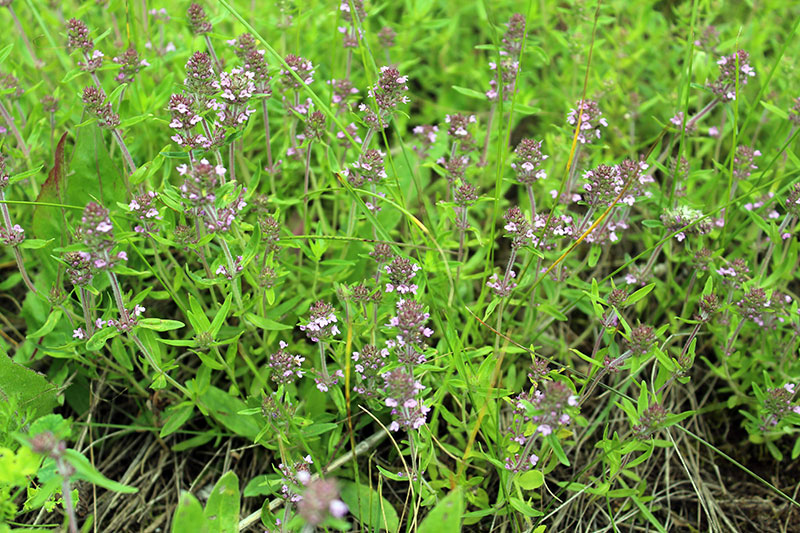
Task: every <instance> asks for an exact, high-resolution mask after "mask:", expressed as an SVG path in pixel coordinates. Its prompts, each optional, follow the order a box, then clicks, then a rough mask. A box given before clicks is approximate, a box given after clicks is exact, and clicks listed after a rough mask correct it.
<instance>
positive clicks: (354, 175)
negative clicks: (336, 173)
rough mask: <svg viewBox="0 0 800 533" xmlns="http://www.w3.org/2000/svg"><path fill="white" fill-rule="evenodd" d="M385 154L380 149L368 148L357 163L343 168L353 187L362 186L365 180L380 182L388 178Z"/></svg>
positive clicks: (344, 174)
mask: <svg viewBox="0 0 800 533" xmlns="http://www.w3.org/2000/svg"><path fill="white" fill-rule="evenodd" d="M385 155H386V154H384V153H383V152H381V151H380V150H374V149H369V150H366V151H364V152H363V153H362V154H361V155H360V156H359V158H358V160H357V161H356V162H355V163H353V164H352V165H350V168H346V169H344V170H342V172H341V174H342V175H343V176H344V177H346V178H347V181H349V182H350V184H351V185H352V186H353V187H361V186H362V185H363V184H364V183H365V182H368V183H378V182H379V181H380V180H382V179H384V178H386V170H384V167H383V158H384V156H385Z"/></svg>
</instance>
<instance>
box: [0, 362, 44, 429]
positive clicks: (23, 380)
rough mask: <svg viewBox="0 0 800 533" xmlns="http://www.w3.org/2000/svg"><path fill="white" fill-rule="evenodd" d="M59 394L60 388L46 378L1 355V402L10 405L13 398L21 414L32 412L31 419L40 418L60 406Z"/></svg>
mask: <svg viewBox="0 0 800 533" xmlns="http://www.w3.org/2000/svg"><path fill="white" fill-rule="evenodd" d="M57 392H58V388H57V387H56V386H55V385H53V384H52V383H50V382H49V381H47V379H46V378H45V376H43V375H42V374H39V373H38V372H35V371H33V370H31V369H30V368H26V367H24V366H22V365H19V364H17V363H15V362H14V361H12V360H11V358H10V357H8V356H7V355H5V354H2V353H0V401H2V402H3V403H8V402H10V401H11V400H10V398H13V399H14V403H15V404H16V405H17V406H18V408H19V409H20V412H25V411H27V410H30V411H31V412H32V417H31V418H38V417H40V416H44V415H46V414H48V413H50V412H51V411H52V410H53V409H54V408H55V407H56V406H57V405H58V401H57V400H56V393H57Z"/></svg>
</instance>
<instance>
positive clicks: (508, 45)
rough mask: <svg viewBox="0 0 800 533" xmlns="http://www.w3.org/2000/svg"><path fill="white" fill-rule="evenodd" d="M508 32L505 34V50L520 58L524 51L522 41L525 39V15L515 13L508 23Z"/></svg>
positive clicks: (510, 54)
mask: <svg viewBox="0 0 800 533" xmlns="http://www.w3.org/2000/svg"><path fill="white" fill-rule="evenodd" d="M506 28H507V29H506V32H505V34H504V35H503V52H505V53H506V54H508V55H509V56H511V57H513V58H518V57H519V55H520V53H522V42H523V41H524V39H525V17H524V16H523V15H521V14H520V13H514V14H513V15H511V18H510V19H508V23H506Z"/></svg>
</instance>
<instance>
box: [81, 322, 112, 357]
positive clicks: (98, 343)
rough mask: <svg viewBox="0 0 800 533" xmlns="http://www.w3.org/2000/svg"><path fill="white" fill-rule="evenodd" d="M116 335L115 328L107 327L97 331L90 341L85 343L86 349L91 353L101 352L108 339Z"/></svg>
mask: <svg viewBox="0 0 800 533" xmlns="http://www.w3.org/2000/svg"><path fill="white" fill-rule="evenodd" d="M117 335H119V331H118V330H117V328H112V327H108V328H103V329H101V330H98V331H96V332H95V333H94V335H92V338H91V339H89V340H88V341H86V349H87V350H89V351H92V352H96V351H98V350H101V349H102V348H103V346H105V345H106V341H107V340H108V339H110V338H112V337H116V336H117Z"/></svg>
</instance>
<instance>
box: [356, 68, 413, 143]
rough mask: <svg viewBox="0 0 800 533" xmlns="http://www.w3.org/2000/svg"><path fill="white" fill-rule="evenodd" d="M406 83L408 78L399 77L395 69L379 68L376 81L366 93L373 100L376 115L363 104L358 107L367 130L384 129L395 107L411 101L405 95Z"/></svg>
mask: <svg viewBox="0 0 800 533" xmlns="http://www.w3.org/2000/svg"><path fill="white" fill-rule="evenodd" d="M407 82H408V76H401V75H400V71H398V70H397V69H396V68H394V67H386V66H384V67H381V73H380V77H379V78H378V81H377V82H376V83H375V85H373V86H372V87H371V88H370V89H369V90H368V91H367V95H368V96H369V97H371V98H374V99H375V105H376V106H377V108H378V113H377V114H376V113H375V112H374V111H373V110H372V109H370V108H369V106H367V105H366V104H364V103H362V104H360V105H359V106H358V109H359V111H361V112H362V113H363V114H364V116H363V120H364V123H365V124H366V125H367V126H368V127H369V128H371V129H375V130H381V129H384V128H386V127H387V126H388V125H389V121H390V120H391V118H392V114H393V113H394V111H395V109H396V108H397V106H398V105H400V104H407V103H409V102H410V101H411V100H410V99H409V97H408V96H406V94H405V93H406V92H407V91H408V85H406V83H407Z"/></svg>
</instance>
